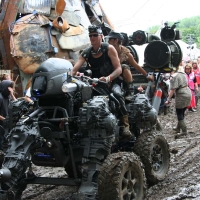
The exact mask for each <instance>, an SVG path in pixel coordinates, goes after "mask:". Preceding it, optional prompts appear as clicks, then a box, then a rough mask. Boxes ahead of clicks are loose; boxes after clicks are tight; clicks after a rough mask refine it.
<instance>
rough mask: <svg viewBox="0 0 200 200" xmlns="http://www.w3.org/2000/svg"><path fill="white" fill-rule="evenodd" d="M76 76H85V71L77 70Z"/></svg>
mask: <svg viewBox="0 0 200 200" xmlns="http://www.w3.org/2000/svg"><path fill="white" fill-rule="evenodd" d="M76 76H84V73H80V72H76Z"/></svg>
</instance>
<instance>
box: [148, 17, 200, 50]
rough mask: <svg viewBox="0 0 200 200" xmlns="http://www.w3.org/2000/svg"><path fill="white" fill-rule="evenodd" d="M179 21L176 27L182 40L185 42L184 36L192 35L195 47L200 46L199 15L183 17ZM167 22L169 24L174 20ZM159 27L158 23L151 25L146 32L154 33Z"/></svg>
mask: <svg viewBox="0 0 200 200" xmlns="http://www.w3.org/2000/svg"><path fill="white" fill-rule="evenodd" d="M179 22H180V23H179V24H178V25H177V27H176V29H177V30H180V31H181V32H182V40H183V41H184V42H186V43H187V39H186V36H188V35H194V38H195V39H194V42H195V43H196V44H197V48H200V16H194V17H190V18H184V19H181V20H179ZM168 24H169V26H171V25H173V24H174V22H169V23H168ZM159 28H160V26H159V25H156V26H152V27H150V28H148V32H149V33H152V34H155V33H156V31H157V30H158V29H159Z"/></svg>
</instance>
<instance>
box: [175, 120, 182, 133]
mask: <svg viewBox="0 0 200 200" xmlns="http://www.w3.org/2000/svg"><path fill="white" fill-rule="evenodd" d="M173 130H174V131H175V132H176V133H180V131H181V128H180V125H179V122H178V123H177V125H176V127H173Z"/></svg>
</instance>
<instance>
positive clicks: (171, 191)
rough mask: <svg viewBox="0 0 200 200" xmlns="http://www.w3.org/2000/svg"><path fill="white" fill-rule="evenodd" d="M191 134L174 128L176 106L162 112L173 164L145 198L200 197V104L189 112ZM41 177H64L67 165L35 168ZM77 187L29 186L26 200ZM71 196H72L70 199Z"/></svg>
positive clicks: (54, 199) (60, 196) (58, 197)
mask: <svg viewBox="0 0 200 200" xmlns="http://www.w3.org/2000/svg"><path fill="white" fill-rule="evenodd" d="M185 118H186V123H187V127H188V134H187V136H184V137H182V138H180V139H175V138H174V136H175V133H174V132H173V131H172V127H173V126H175V125H176V122H177V120H176V116H175V110H174V108H173V106H172V108H171V109H170V112H169V114H168V115H163V114H161V115H159V119H160V122H161V125H162V128H163V131H162V132H163V134H164V136H165V137H166V139H167V141H168V143H169V146H170V154H171V158H170V160H171V163H170V169H169V172H168V174H167V175H166V177H165V179H164V180H163V181H162V182H160V183H158V184H157V185H154V186H152V187H150V188H148V190H147V195H146V199H145V200H180V199H181V200H183V199H184V200H189V199H196V200H200V176H199V174H200V162H199V160H200V123H199V122H200V104H199V107H197V112H187V113H186V117H185ZM33 169H34V171H35V174H36V175H38V176H44V177H45V176H52V177H64V176H67V175H66V173H65V171H64V170H63V168H42V167H35V166H34V167H33ZM75 191H76V188H74V187H66V186H59V187H57V186H42V185H28V187H27V189H26V190H25V191H24V193H23V197H22V199H23V200H28V199H31V200H66V199H70V194H71V193H73V192H75ZM67 197H68V198H67Z"/></svg>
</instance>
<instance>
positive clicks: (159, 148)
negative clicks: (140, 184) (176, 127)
mask: <svg viewBox="0 0 200 200" xmlns="http://www.w3.org/2000/svg"><path fill="white" fill-rule="evenodd" d="M134 153H136V154H137V155H138V156H139V157H140V159H141V161H142V163H143V164H144V169H145V175H146V178H147V182H148V183H149V184H150V185H153V184H156V183H158V182H159V181H161V180H163V179H164V178H165V175H166V174H167V172H168V170H169V164H170V153H169V145H168V143H167V141H166V139H165V138H164V136H163V135H162V134H161V133H156V132H155V131H146V132H143V133H141V135H140V136H139V137H138V138H137V140H136V142H135V144H134Z"/></svg>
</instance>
